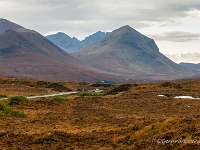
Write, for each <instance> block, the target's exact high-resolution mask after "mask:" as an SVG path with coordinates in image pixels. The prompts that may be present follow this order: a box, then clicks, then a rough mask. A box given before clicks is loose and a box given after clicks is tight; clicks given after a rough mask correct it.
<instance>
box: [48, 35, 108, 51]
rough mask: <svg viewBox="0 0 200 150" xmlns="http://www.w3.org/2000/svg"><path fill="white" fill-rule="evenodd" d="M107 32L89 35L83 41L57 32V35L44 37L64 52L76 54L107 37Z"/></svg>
mask: <svg viewBox="0 0 200 150" xmlns="http://www.w3.org/2000/svg"><path fill="white" fill-rule="evenodd" d="M108 34H109V32H101V31H98V32H96V33H94V34H92V35H89V36H88V37H85V39H84V40H82V41H80V40H78V39H77V38H75V37H73V38H71V37H70V36H69V35H67V34H65V33H63V32H58V33H57V34H52V35H48V36H46V38H47V39H49V40H50V41H51V42H53V43H54V44H56V45H57V46H59V47H60V48H61V49H63V50H64V51H66V52H68V53H71V52H76V51H78V50H80V49H82V48H84V47H85V46H87V45H89V44H90V43H92V42H95V41H98V40H100V39H102V38H103V37H105V36H106V35H108Z"/></svg>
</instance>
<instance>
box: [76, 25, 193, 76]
mask: <svg viewBox="0 0 200 150" xmlns="http://www.w3.org/2000/svg"><path fill="white" fill-rule="evenodd" d="M72 55H73V56H74V57H75V58H77V59H78V60H80V61H81V62H82V63H84V64H86V65H88V66H90V67H93V68H96V69H99V70H102V71H105V72H112V73H115V74H118V75H120V76H129V77H133V78H134V77H135V78H139V77H145V78H152V79H153V78H157V79H158V78H171V77H172V78H176V77H181V76H182V77H186V76H192V75H194V74H196V73H195V71H193V70H189V69H186V68H185V67H182V66H180V65H178V64H176V63H174V62H173V61H171V60H170V59H168V58H167V57H165V56H164V55H163V54H161V53H160V52H159V49H158V47H157V45H156V44H155V42H154V40H153V39H150V38H148V37H146V36H145V35H142V34H141V33H139V32H138V31H136V30H134V29H133V28H131V27H130V26H128V25H126V26H123V27H121V28H119V29H116V30H114V31H113V32H111V33H110V34H109V35H107V36H106V37H104V38H103V39H101V40H99V41H96V42H93V43H91V44H90V45H88V46H86V47H85V48H83V49H82V50H80V51H77V52H75V53H72ZM177 75H178V76H177Z"/></svg>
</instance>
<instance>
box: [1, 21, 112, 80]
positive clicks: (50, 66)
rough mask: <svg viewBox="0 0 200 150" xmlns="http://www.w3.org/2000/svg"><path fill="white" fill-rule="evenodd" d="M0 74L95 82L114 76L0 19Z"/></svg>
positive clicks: (40, 36) (33, 33) (20, 27)
mask: <svg viewBox="0 0 200 150" xmlns="http://www.w3.org/2000/svg"><path fill="white" fill-rule="evenodd" d="M0 25H1V26H0V31H1V32H0V34H1V36H0V64H1V65H0V75H4V76H11V77H30V78H36V79H40V80H77V81H86V82H95V81H98V80H100V79H114V78H115V77H113V76H111V75H110V76H109V75H107V74H104V73H102V72H98V71H96V70H94V69H92V68H89V67H87V66H85V65H83V64H81V63H80V62H79V61H77V60H76V59H74V58H73V57H72V56H71V55H69V54H68V53H66V52H64V51H63V50H62V49H60V48H59V47H58V46H56V45H55V44H53V43H52V42H50V41H49V40H48V39H46V38H45V37H43V36H42V35H41V34H39V33H37V32H36V31H33V30H29V29H26V28H24V27H22V26H19V25H17V24H15V23H12V22H10V21H8V20H6V19H0Z"/></svg>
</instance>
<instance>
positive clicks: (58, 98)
mask: <svg viewBox="0 0 200 150" xmlns="http://www.w3.org/2000/svg"><path fill="white" fill-rule="evenodd" d="M53 100H54V101H57V102H67V101H70V100H71V99H69V98H62V97H58V96H56V97H54V98H53Z"/></svg>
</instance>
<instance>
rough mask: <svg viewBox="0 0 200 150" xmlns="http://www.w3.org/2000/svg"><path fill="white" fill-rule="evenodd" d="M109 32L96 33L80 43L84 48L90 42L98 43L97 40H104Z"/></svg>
mask: <svg viewBox="0 0 200 150" xmlns="http://www.w3.org/2000/svg"><path fill="white" fill-rule="evenodd" d="M109 33H110V32H101V31H98V32H96V33H94V34H92V35H90V36H88V37H86V38H85V39H84V40H83V41H81V42H82V43H83V44H84V46H87V45H89V44H90V43H92V42H95V41H98V40H101V39H102V38H104V37H105V36H106V35H108V34H109Z"/></svg>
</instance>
